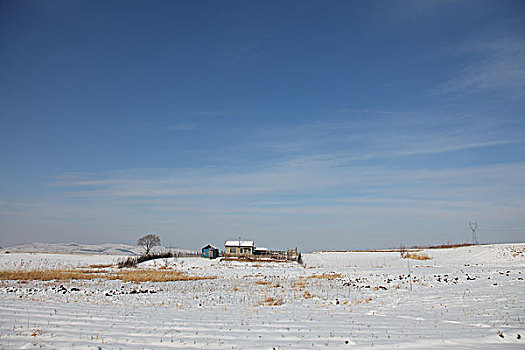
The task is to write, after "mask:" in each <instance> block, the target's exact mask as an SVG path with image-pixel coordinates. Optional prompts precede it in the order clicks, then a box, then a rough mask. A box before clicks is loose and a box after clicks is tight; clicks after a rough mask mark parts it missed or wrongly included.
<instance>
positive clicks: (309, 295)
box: [303, 291, 315, 299]
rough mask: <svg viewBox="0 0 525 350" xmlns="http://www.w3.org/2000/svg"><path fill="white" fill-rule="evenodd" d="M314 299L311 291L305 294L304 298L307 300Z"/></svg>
mask: <svg viewBox="0 0 525 350" xmlns="http://www.w3.org/2000/svg"><path fill="white" fill-rule="evenodd" d="M313 297H315V295H313V294H310V292H309V291H305V292H304V294H303V298H305V299H311V298H313Z"/></svg>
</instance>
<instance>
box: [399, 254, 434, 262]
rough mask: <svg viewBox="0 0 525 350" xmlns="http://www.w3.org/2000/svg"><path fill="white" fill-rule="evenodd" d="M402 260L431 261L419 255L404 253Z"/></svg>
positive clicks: (428, 257) (425, 256)
mask: <svg viewBox="0 0 525 350" xmlns="http://www.w3.org/2000/svg"><path fill="white" fill-rule="evenodd" d="M403 259H414V260H430V259H432V258H431V257H430V256H428V255H426V254H423V253H420V254H417V253H406V254H405V255H403Z"/></svg>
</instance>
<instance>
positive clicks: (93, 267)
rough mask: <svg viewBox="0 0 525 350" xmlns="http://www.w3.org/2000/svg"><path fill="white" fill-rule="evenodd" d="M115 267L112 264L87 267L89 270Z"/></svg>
mask: <svg viewBox="0 0 525 350" xmlns="http://www.w3.org/2000/svg"><path fill="white" fill-rule="evenodd" d="M114 266H115V265H113V264H98V265H97V264H95V265H89V266H88V267H89V268H90V269H106V268H108V267H114Z"/></svg>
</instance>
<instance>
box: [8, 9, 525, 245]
mask: <svg viewBox="0 0 525 350" xmlns="http://www.w3.org/2000/svg"><path fill="white" fill-rule="evenodd" d="M0 63H1V64H0V111H1V112H0V164H1V166H0V245H11V244H17V243H24V242H34V241H39V242H70V241H76V242H81V243H105V242H125V243H131V244H133V243H134V242H136V239H137V238H138V237H140V236H141V235H143V234H144V233H146V232H156V233H158V234H159V235H160V237H161V239H162V241H163V243H164V244H166V245H169V244H172V245H173V246H179V247H186V248H194V249H198V248H199V247H200V246H203V245H205V244H206V243H214V244H217V245H221V244H222V243H223V241H224V240H226V239H230V238H235V237H238V236H242V237H243V238H246V239H253V240H255V241H256V242H257V243H259V244H260V245H265V246H270V247H274V248H279V247H293V246H299V248H301V249H303V250H314V249H360V248H385V247H394V246H399V245H400V244H405V245H413V244H442V243H447V242H464V241H467V240H468V239H469V237H470V233H469V229H468V222H469V221H473V220H476V221H478V222H479V226H480V229H479V231H478V237H479V240H481V241H483V242H503V241H523V237H525V114H524V112H525V3H523V2H522V1H399V2H395V1H372V2H361V3H360V2H350V1H297V2H296V1H286V2H280V1H224V2H219V1H155V2H150V1H3V2H0Z"/></svg>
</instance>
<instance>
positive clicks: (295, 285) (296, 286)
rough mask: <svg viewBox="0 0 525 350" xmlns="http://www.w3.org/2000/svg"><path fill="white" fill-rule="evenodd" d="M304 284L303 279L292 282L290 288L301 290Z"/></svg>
mask: <svg viewBox="0 0 525 350" xmlns="http://www.w3.org/2000/svg"><path fill="white" fill-rule="evenodd" d="M305 287H306V284H305V283H304V282H303V281H297V282H294V283H293V284H292V288H293V289H295V290H303V289H304V288H305Z"/></svg>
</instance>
